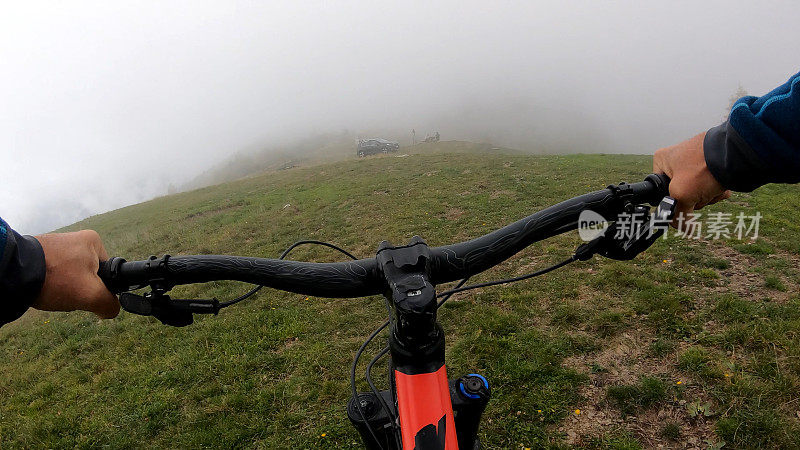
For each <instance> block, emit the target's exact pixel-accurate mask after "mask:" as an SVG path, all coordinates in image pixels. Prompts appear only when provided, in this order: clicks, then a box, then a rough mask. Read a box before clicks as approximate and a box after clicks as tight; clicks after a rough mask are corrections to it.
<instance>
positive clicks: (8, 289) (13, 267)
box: [0, 219, 45, 326]
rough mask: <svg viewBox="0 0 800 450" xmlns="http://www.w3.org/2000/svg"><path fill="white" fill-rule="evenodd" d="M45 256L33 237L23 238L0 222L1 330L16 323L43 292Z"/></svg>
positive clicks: (1, 220)
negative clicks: (14, 321) (11, 323)
mask: <svg viewBox="0 0 800 450" xmlns="http://www.w3.org/2000/svg"><path fill="white" fill-rule="evenodd" d="M44 277H45V264H44V252H43V251H42V246H41V245H40V244H39V241H38V240H36V238H34V237H33V236H22V235H20V234H19V233H17V232H16V231H14V230H12V229H11V228H10V227H9V226H8V224H6V223H5V222H4V221H3V219H0V326H2V325H4V324H6V323H9V322H11V321H13V320H16V319H18V318H19V317H20V316H22V314H24V313H25V311H26V310H27V309H28V308H29V307H30V306H31V304H32V303H33V301H34V300H35V299H36V296H38V295H39V291H40V290H41V289H42V284H44Z"/></svg>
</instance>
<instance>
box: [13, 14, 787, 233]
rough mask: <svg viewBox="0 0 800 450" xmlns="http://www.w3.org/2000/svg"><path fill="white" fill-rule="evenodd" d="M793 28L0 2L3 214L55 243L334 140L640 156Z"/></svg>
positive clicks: (764, 74) (748, 71)
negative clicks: (91, 220)
mask: <svg viewBox="0 0 800 450" xmlns="http://www.w3.org/2000/svg"><path fill="white" fill-rule="evenodd" d="M798 17H800V4H798V3H797V2H789V1H786V2H778V1H771V2H750V1H734V0H728V1H724V2H722V1H720V2H698V1H692V2H650V1H641V0H640V1H635V2H565V1H538V2H490V1H485V0H484V1H480V2H476V1H463V0H462V1H452V2H436V4H430V2H410V1H405V2H392V3H389V2H375V1H370V2H366V1H364V2H358V3H356V2H332V3H328V2H325V3H319V2H268V3H267V2H212V1H209V2H200V1H184V2H179V1H167V2H131V3H123V2H116V1H112V2H108V1H103V2H88V1H87V2H52V3H48V2H44V3H42V2H28V1H26V2H11V1H8V2H4V3H3V6H2V13H0V156H1V157H2V164H1V165H0V171H2V175H1V176H0V198H2V203H0V216H2V217H3V218H4V219H5V220H6V221H7V222H9V224H10V225H11V226H12V227H14V228H15V229H17V230H18V231H21V232H24V233H39V232H44V231H48V230H52V229H54V228H57V227H59V226H63V225H67V224H69V223H72V222H74V221H76V220H78V219H81V218H83V217H86V216H88V215H91V214H96V213H100V212H103V211H107V210H109V209H114V208H118V207H121V206H124V205H127V204H131V203H135V202H138V201H142V200H145V199H148V198H151V197H153V196H155V195H161V194H163V193H165V192H166V190H167V186H168V185H169V184H174V185H180V184H182V183H184V182H186V181H188V180H190V179H192V178H193V177H194V176H196V175H197V174H199V173H200V172H202V171H204V170H206V169H208V168H209V167H212V166H213V165H215V164H218V163H220V162H221V161H224V160H225V159H226V158H228V157H230V156H231V155H232V154H234V153H236V152H237V151H240V150H242V149H253V148H261V147H267V146H270V145H273V144H274V143H275V142H290V141H291V140H292V139H302V138H304V137H307V136H310V135H314V134H317V133H325V132H329V131H335V130H342V129H347V130H353V131H355V132H358V131H359V130H374V129H381V130H397V131H398V132H410V130H411V129H412V128H414V129H416V130H417V135H418V137H420V135H423V134H424V133H425V132H428V131H434V130H438V131H439V132H440V133H441V135H442V138H443V139H463V140H483V141H491V142H493V143H495V144H497V145H504V146H511V147H516V148H520V149H524V150H529V151H534V152H598V151H602V152H622V153H652V152H653V151H654V150H655V149H657V148H659V147H661V146H665V145H669V144H672V143H675V142H677V141H679V140H681V139H683V138H686V137H689V136H691V135H693V134H695V133H697V132H699V131H702V130H705V129H707V128H709V127H711V126H714V125H716V124H718V123H719V122H720V121H721V120H722V119H723V117H724V116H725V113H726V107H727V105H728V102H729V97H730V96H731V94H732V93H733V92H734V91H736V89H737V88H738V86H739V85H741V86H743V87H744V88H745V89H747V91H748V92H750V93H751V94H755V95H760V94H764V93H766V92H767V91H769V90H770V89H772V88H773V87H775V86H777V85H779V84H781V83H783V82H784V81H786V79H788V78H789V76H791V75H792V74H794V73H796V72H797V71H798V70H800V60H798V50H797V43H798V42H800V27H798V24H797V19H798ZM609 181H614V180H609Z"/></svg>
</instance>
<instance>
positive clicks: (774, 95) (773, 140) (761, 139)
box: [703, 73, 800, 191]
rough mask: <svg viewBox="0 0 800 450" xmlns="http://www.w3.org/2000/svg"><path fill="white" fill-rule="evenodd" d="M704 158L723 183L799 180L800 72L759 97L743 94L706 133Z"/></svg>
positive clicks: (738, 186)
mask: <svg viewBox="0 0 800 450" xmlns="http://www.w3.org/2000/svg"><path fill="white" fill-rule="evenodd" d="M703 151H704V153H705V158H706V164H707V165H708V168H709V170H710V171H711V173H712V174H713V175H714V177H715V178H716V179H717V181H719V182H720V183H721V184H722V185H723V186H725V187H726V188H727V189H731V190H734V191H752V190H753V189H755V188H757V187H759V186H761V185H764V184H767V183H798V182H800V73H797V74H795V75H794V76H793V77H792V78H790V79H789V81H787V82H786V83H784V84H783V85H781V86H779V87H777V88H776V89H774V90H773V91H771V92H770V93H768V94H767V95H764V96H763V97H742V98H740V99H739V100H737V101H736V103H734V105H733V108H732V109H731V113H730V116H729V118H728V121H727V122H725V123H723V124H722V125H719V126H717V127H714V128H712V129H710V130H708V132H707V133H706V137H705V140H704V142H703Z"/></svg>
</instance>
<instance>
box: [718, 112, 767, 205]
mask: <svg viewBox="0 0 800 450" xmlns="http://www.w3.org/2000/svg"><path fill="white" fill-rule="evenodd" d="M703 154H704V155H705V159H706V165H707V166H708V170H710V171H711V174H712V175H714V178H716V179H717V181H719V183H720V184H721V185H722V186H723V187H725V189H730V190H732V191H739V192H750V191H752V190H753V189H755V188H757V187H759V186H763V185H765V184H767V183H770V182H771V180H770V179H771V178H772V174H771V171H770V170H769V168H768V166H767V165H766V164H764V162H763V161H762V160H761V158H759V157H758V155H756V153H755V152H754V151H753V149H752V148H751V147H750V145H749V144H748V143H747V142H745V140H744V139H742V137H741V136H740V135H739V132H737V131H736V129H735V128H733V126H731V124H730V122H727V121H726V122H724V123H723V124H721V125H719V126H716V127H714V128H712V129H710V130H708V132H707V133H706V137H705V139H704V140H703Z"/></svg>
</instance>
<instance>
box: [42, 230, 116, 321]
mask: <svg viewBox="0 0 800 450" xmlns="http://www.w3.org/2000/svg"><path fill="white" fill-rule="evenodd" d="M36 239H37V240H38V241H39V243H40V244H41V245H42V250H44V261H45V266H46V268H47V269H46V274H45V279H44V285H43V286H42V290H41V292H40V293H39V296H38V298H37V299H36V300H35V301H34V303H33V307H34V308H36V309H41V310H44V311H75V310H83V311H91V312H93V313H95V314H97V315H98V316H100V317H102V318H104V319H110V318H113V317H116V316H117V314H119V301H118V300H117V297H116V296H115V295H114V294H112V293H111V292H109V291H108V289H107V288H106V286H105V285H104V284H103V281H102V280H101V279H100V277H99V276H98V275H97V268H98V266H99V264H100V261H101V260H103V261H105V260H107V259H108V254H107V253H106V250H105V248H104V247H103V242H102V240H101V239H100V236H99V235H98V234H97V233H96V232H94V231H92V230H83V231H78V232H75V233H54V234H44V235H40V236H36Z"/></svg>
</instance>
